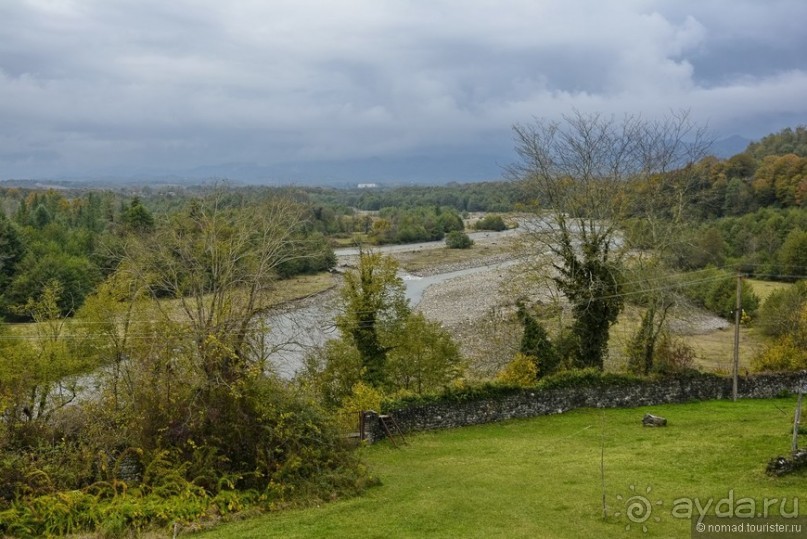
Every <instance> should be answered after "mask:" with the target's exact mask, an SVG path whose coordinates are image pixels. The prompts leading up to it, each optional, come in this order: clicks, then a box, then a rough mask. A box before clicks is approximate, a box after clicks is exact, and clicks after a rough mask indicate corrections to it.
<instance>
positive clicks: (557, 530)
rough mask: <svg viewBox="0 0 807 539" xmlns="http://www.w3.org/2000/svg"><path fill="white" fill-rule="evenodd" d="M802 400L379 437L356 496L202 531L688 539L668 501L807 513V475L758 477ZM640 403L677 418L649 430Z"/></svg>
mask: <svg viewBox="0 0 807 539" xmlns="http://www.w3.org/2000/svg"><path fill="white" fill-rule="evenodd" d="M794 407H795V398H786V399H775V400H747V401H741V402H738V403H732V402H727V401H715V402H703V403H692V404H686V405H667V406H654V407H650V408H638V409H636V408H634V409H614V410H606V411H600V410H590V409H588V410H578V411H574V412H569V413H566V414H562V415H555V416H548V417H538V418H534V419H530V420H518V421H509V422H504V423H497V424H490V425H484V426H478V427H465V428H459V429H454V430H445V431H438V432H426V433H420V434H417V435H414V436H411V437H410V438H409V445H407V446H404V447H403V448H402V449H396V448H394V447H392V446H390V445H389V444H388V443H381V444H377V445H374V446H370V447H367V448H365V449H363V450H362V452H363V458H364V460H365V461H366V463H367V464H368V466H369V467H370V469H371V470H372V472H373V473H374V474H375V475H377V476H378V477H379V478H380V479H381V482H382V485H381V486H378V487H374V488H371V489H370V490H368V491H367V492H366V493H365V494H364V495H362V496H360V497H357V498H353V499H348V500H342V501H337V502H334V503H328V504H323V505H321V506H317V507H311V508H308V509H302V510H288V511H283V512H278V513H273V514H268V515H264V516H260V517H257V518H253V519H249V520H244V521H240V522H234V523H229V524H226V525H223V526H221V527H219V528H217V529H215V530H211V531H209V532H206V533H204V534H201V535H200V537H211V538H212V537H238V538H250V537H254V538H258V537H260V538H263V537H286V538H292V537H357V538H358V537H361V538H369V537H379V538H382V537H383V538H387V537H395V538H398V537H446V538H448V537H451V538H455V537H485V538H487V537H507V538H512V537H525V538H526V537H529V538H533V537H547V538H553V537H569V538H580V537H605V538H607V537H631V536H634V537H689V526H690V522H689V521H688V520H683V519H680V518H673V516H672V515H671V510H672V508H673V506H674V505H676V506H677V507H679V509H680V508H681V507H683V503H684V502H682V501H680V499H681V498H688V499H693V498H698V501H699V502H700V503H701V504H706V503H708V499H713V501H714V503H717V502H718V501H719V500H720V499H725V498H728V497H729V493H730V491H732V490H733V497H734V499H735V500H739V499H741V498H753V499H754V501H755V503H756V504H757V505H758V507H759V508H760V510H761V507H762V503H763V500H764V499H765V498H778V499H779V500H781V499H782V498H784V497H786V498H787V504H786V506H785V510H786V511H787V512H790V511H792V509H793V499H794V497H798V496H803V497H804V498H805V500H804V501H802V504H803V506H802V507H800V511H801V513H802V514H807V488H805V487H807V474H804V473H802V474H799V475H796V476H790V477H787V478H779V479H772V478H770V477H768V476H766V475H765V472H764V471H765V465H766V463H767V462H768V460H769V459H770V458H772V457H774V456H776V455H779V454H787V452H789V449H790V440H791V438H790V429H792V415H793V409H794ZM646 411H651V412H653V413H657V414H661V415H663V416H665V417H667V419H668V420H669V426H668V427H666V428H657V429H653V428H643V427H642V426H641V418H642V415H643V413H644V412H646ZM603 440H604V448H605V490H606V505H607V509H608V514H609V516H608V517H607V518H606V519H603V518H602V484H601V481H600V453H601V441H603ZM805 441H807V440H805ZM648 489H649V491H648ZM637 495H641V496H644V497H645V498H647V499H648V500H649V501H650V502H651V503H652V504H653V505H652V507H653V509H652V512H651V513H649V517H648V519H647V520H646V521H644V522H632V521H631V520H629V519H628V517H627V516H626V515H625V510H626V500H627V499H628V498H630V497H631V496H637ZM675 500H679V502H677V503H676V504H674V501H675ZM656 502H661V504H660V505H656ZM693 504H694V501H693ZM776 507H777V508H778V507H779V505H778V503H777V505H776ZM628 525H630V529H626V527H628ZM643 526H644V527H646V529H647V531H646V532H645V531H644V530H643V529H642V528H643Z"/></svg>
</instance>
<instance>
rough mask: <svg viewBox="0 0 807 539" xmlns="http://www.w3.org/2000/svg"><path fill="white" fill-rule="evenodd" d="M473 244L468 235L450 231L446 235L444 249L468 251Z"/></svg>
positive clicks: (458, 231)
mask: <svg viewBox="0 0 807 539" xmlns="http://www.w3.org/2000/svg"><path fill="white" fill-rule="evenodd" d="M473 244H474V241H473V240H472V239H471V238H469V237H468V234H466V233H465V232H462V231H460V230H452V231H451V232H449V233H448V234H447V235H446V247H448V248H449V249H468V248H470V247H471V246H472V245H473Z"/></svg>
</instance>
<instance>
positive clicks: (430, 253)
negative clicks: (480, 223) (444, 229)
mask: <svg viewBox="0 0 807 539" xmlns="http://www.w3.org/2000/svg"><path fill="white" fill-rule="evenodd" d="M512 251H513V248H512V247H511V245H510V243H509V241H506V240H503V241H502V242H501V243H496V244H494V243H480V244H477V245H473V246H472V247H471V248H470V249H449V248H448V247H440V248H438V249H423V250H421V251H409V252H403V253H393V255H392V256H393V257H394V258H395V259H396V260H397V261H398V264H400V266H401V267H402V268H403V269H405V270H406V271H408V272H410V273H418V272H420V271H423V270H424V269H432V268H439V267H441V266H451V265H454V264H465V263H467V262H469V261H471V260H480V261H484V259H486V258H490V257H493V256H497V255H502V254H506V253H511V252H512Z"/></svg>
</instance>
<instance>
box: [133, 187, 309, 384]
mask: <svg viewBox="0 0 807 539" xmlns="http://www.w3.org/2000/svg"><path fill="white" fill-rule="evenodd" d="M302 220H303V217H302V211H301V209H300V207H299V205H297V204H296V203H294V202H293V201H291V200H289V199H286V198H282V197H269V198H267V199H265V200H262V201H260V202H258V201H254V200H252V201H244V200H242V199H240V198H238V197H236V196H235V195H233V194H232V193H228V192H226V191H223V190H217V191H216V192H214V193H213V194H212V195H209V196H208V197H205V198H203V199H201V200H196V201H194V202H193V204H192V205H191V207H190V208H189V210H188V211H187V212H186V213H185V214H183V215H180V216H178V217H176V218H175V220H174V221H172V222H171V223H165V224H163V225H161V226H160V227H159V228H158V229H157V230H156V232H155V233H154V234H153V235H151V236H148V237H147V238H145V240H144V241H143V242H141V243H139V244H137V246H136V247H135V249H133V251H132V252H131V253H130V256H129V257H128V258H127V260H126V263H125V265H124V267H125V268H128V270H129V271H131V272H133V273H134V274H135V276H136V277H137V279H138V280H139V281H140V282H141V283H143V284H144V286H145V287H146V289H147V290H148V291H149V295H150V296H151V297H152V298H153V299H155V300H156V301H157V305H158V306H159V309H160V310H161V311H162V313H163V316H164V318H165V319H166V320H173V321H175V322H179V323H181V324H183V325H184V327H185V328H186V331H187V334H188V335H189V336H190V338H191V340H192V342H193V350H194V357H195V362H196V364H197V367H198V368H199V370H200V372H201V373H202V374H203V376H204V378H205V379H206V380H207V383H208V384H209V385H217V384H221V383H224V384H230V383H232V382H233V381H234V380H237V379H238V378H239V377H240V376H241V375H243V373H244V371H245V369H248V368H249V367H250V366H251V364H252V363H254V361H255V360H256V359H258V358H262V357H264V354H262V352H261V350H258V349H257V348H259V347H260V345H261V343H262V342H263V339H262V338H261V337H262V335H261V332H263V331H265V330H266V328H265V327H264V325H263V324H262V323H261V322H262V319H261V316H260V315H261V314H262V313H264V312H265V311H266V309H267V308H268V307H269V305H270V301H271V297H272V294H273V292H274V290H275V285H276V282H277V279H278V270H279V268H280V266H281V265H282V264H284V263H286V262H289V261H291V260H293V259H294V258H295V257H298V256H305V255H304V254H301V252H302V251H301V250H300V249H299V248H298V247H299V242H300V241H301V240H300V239H299V234H298V232H299V230H300V226H301V224H302ZM256 347H257V348H256Z"/></svg>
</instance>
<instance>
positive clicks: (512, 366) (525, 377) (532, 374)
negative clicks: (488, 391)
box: [496, 353, 538, 387]
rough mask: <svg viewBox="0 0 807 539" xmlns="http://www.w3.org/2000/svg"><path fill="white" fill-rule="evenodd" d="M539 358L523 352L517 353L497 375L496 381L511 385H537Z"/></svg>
mask: <svg viewBox="0 0 807 539" xmlns="http://www.w3.org/2000/svg"><path fill="white" fill-rule="evenodd" d="M536 363H537V360H536V359H535V358H534V357H530V356H526V355H524V354H522V353H518V354H516V355H515V357H514V358H513V360H512V361H510V363H508V364H507V365H505V367H504V368H503V369H502V370H501V371H500V372H499V374H497V375H496V381H498V382H501V383H503V384H506V385H510V386H519V387H530V386H534V385H535V381H536V378H537V377H538V367H537V366H536Z"/></svg>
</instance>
